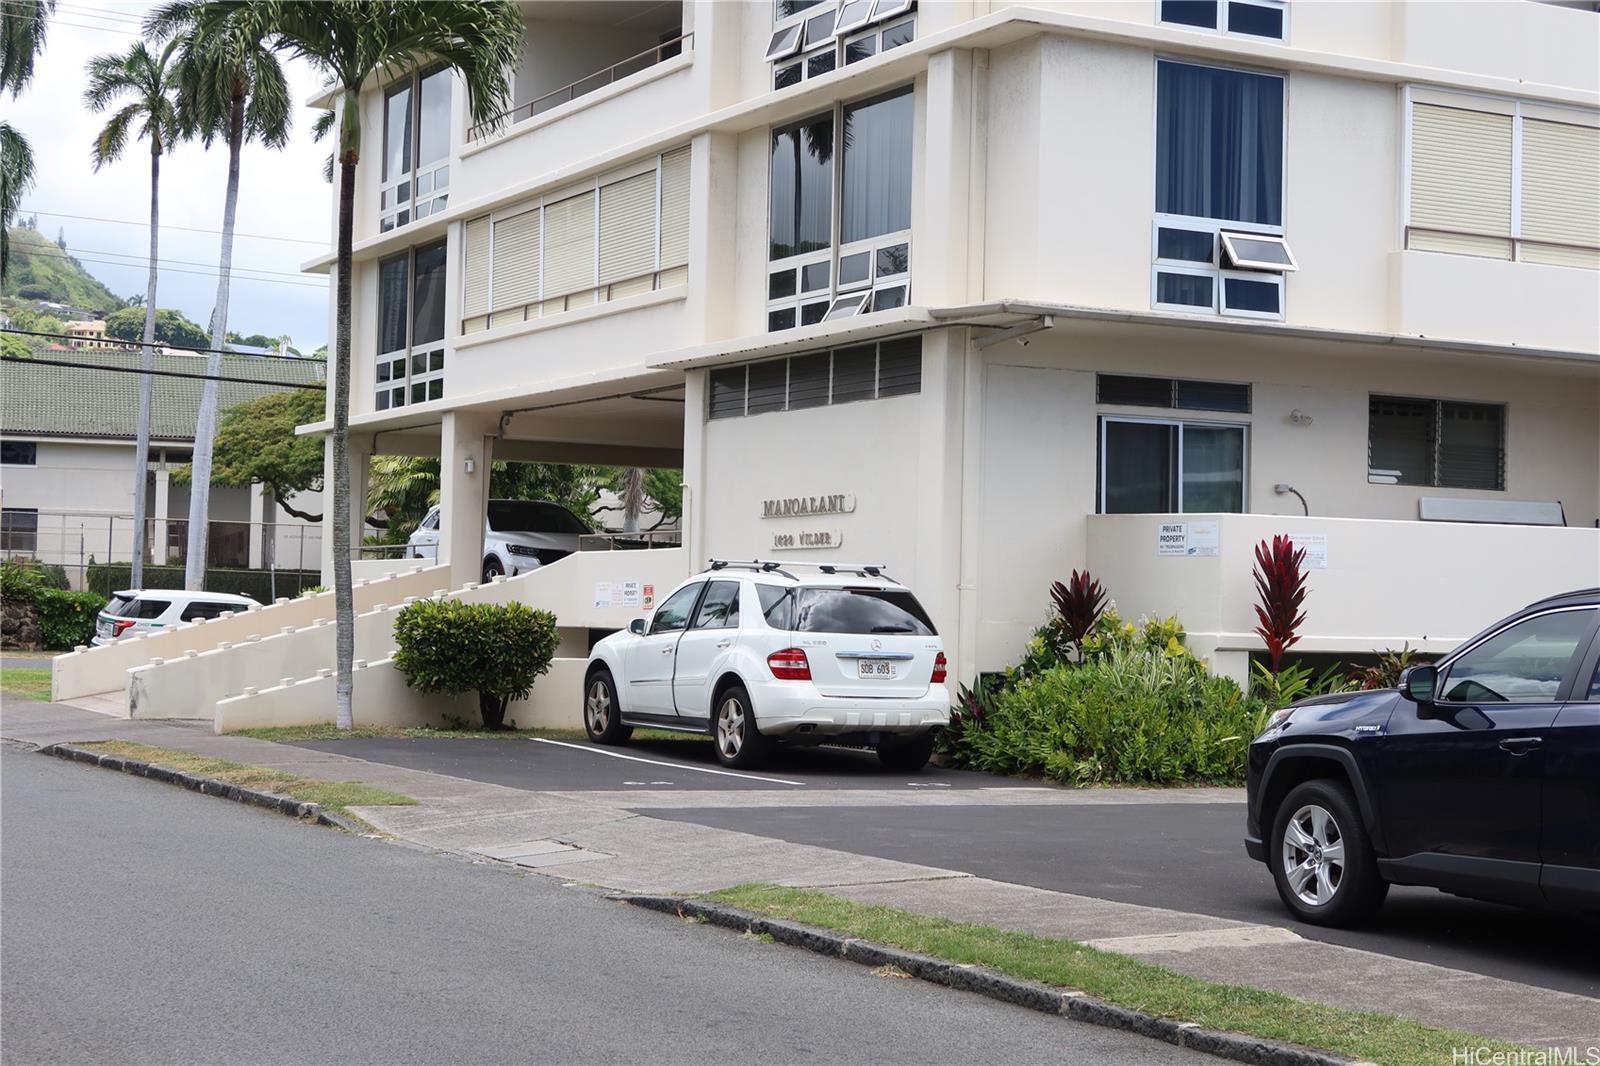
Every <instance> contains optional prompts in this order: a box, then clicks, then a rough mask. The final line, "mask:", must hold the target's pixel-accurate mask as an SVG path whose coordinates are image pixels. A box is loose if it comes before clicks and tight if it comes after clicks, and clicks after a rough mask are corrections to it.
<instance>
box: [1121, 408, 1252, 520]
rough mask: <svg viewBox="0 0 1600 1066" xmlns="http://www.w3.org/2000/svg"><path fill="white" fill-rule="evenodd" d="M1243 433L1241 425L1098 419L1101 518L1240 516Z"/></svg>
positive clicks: (1242, 479)
mask: <svg viewBox="0 0 1600 1066" xmlns="http://www.w3.org/2000/svg"><path fill="white" fill-rule="evenodd" d="M1245 433H1246V428H1245V427H1244V426H1242V425H1224V424H1217V423H1201V422H1166V421H1160V420H1156V419H1128V418H1102V419H1101V420H1100V512H1101V513H1102V514H1183V513H1188V514H1202V513H1213V512H1221V513H1240V512H1242V511H1243V510H1244V506H1245V469H1246V458H1245Z"/></svg>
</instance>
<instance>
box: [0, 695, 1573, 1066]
mask: <svg viewBox="0 0 1600 1066" xmlns="http://www.w3.org/2000/svg"><path fill="white" fill-rule="evenodd" d="M0 736H4V737H5V738H6V739H8V740H14V741H18V742H22V743H26V744H33V745H40V746H42V745H45V744H51V743H65V742H70V741H74V740H78V741H83V740H102V739H125V740H135V741H140V742H143V743H146V744H154V745H159V746H162V747H170V748H178V749H182V750H185V751H191V752H195V753H198V754H203V755H209V756H214V757H220V758H227V759H233V760H236V761H239V762H247V763H254V764H258V765H265V766H272V767H275V768H278V769H283V770H287V771H291V772H294V773H298V774H303V775H306V776H309V777H318V778H324V779H329V780H336V781H360V782H363V783H367V784H372V785H376V786H379V787H383V788H388V789H392V790H394V791H397V792H401V793H404V794H406V795H409V796H412V797H415V798H416V799H417V800H418V801H419V804H418V805H417V806H415V807H371V808H360V809H358V810H357V812H356V813H358V814H359V815H360V816H361V817H362V818H363V819H364V820H366V821H367V822H368V823H370V824H371V825H373V826H375V827H376V828H377V829H379V830H380V831H381V832H382V833H384V834H387V835H390V836H392V837H395V838H397V839H399V840H403V841H407V842H409V843H412V844H416V845H421V846H425V847H429V848H436V849H439V850H441V851H446V852H451V853H455V854H460V855H466V856H469V857H472V858H474V859H477V860H479V861H484V862H491V861H493V862H510V863H513V864H515V865H518V866H520V867H523V868H526V869H529V870H532V871H535V872H538V873H541V874H545V875H547V876H551V877H556V878H560V879H562V880H565V881H570V882H578V883H583V884H589V885H596V886H600V887H603V888H608V889H616V890H622V891H630V892H669V893H686V892H703V891H708V890H711V889H716V888H722V887H726V886H729V885H733V884H738V883H742V882H749V881H771V882H776V883H779V884H785V885H793V886H808V887H818V888H823V889H826V890H828V891H832V892H836V893H837V894H839V895H841V896H845V897H847V898H850V899H855V900H859V901H862V902H870V903H881V904H886V905H891V906H896V907H902V908H905V909H907V910H912V911H917V912H921V913H927V914H937V915H941V916H944V917H948V918H952V919H957V920H961V921H974V922H982V923H985V924H990V925H998V926H1002V927H1006V928H1014V929H1021V930H1026V931H1030V932H1035V933H1040V934H1044V935H1049V936H1060V937H1068V938H1071V939H1074V940H1079V941H1085V942H1088V943H1091V944H1094V945H1095V946H1096V947H1100V948H1103V949H1105V950H1109V951H1117V952H1122V953H1125V954H1128V955H1132V956H1136V957H1138V958H1141V959H1144V960H1146V961H1149V962H1152V963H1157V964H1160V965H1163V966H1166V967H1168V968H1170V969H1173V970H1177V971H1179V972H1182V973H1188V974H1193V975H1195V976H1199V977H1204V978H1207V979H1211V980H1216V981H1223V982H1228V983H1235V984H1245V985H1252V986H1255V987H1261V988H1271V989H1275V990H1278V991H1281V992H1284V993H1287V994H1289V995H1292V996H1296V997H1299V998H1302V999H1307V1000H1312V1001H1317V1002H1322V1003H1328V1004H1333V1005H1337V1006H1341V1007H1349V1008H1353V1009H1360V1010H1379V1011H1384V1012H1388V1013H1394V1014H1400V1015H1403V1016H1406V1017H1409V1018H1414V1019H1416V1020H1418V1021H1421V1022H1425V1023H1428V1024H1432V1025H1439V1026H1445V1027H1448V1028H1453V1029H1460V1030H1463V1031H1466V1032H1471V1033H1480V1034H1482V1035H1485V1036H1491V1037H1497V1038H1500V1039H1504V1040H1510V1041H1515V1042H1518V1043H1522V1044H1527V1045H1532V1046H1544V1047H1548V1046H1575V1047H1579V1048H1588V1047H1600V1001H1597V1000H1595V999H1591V998H1588V997H1586V996H1582V995H1575V994H1571V993H1563V992H1557V991H1552V990H1550V989H1546V988H1538V987H1533V986H1530V985H1524V984H1520V983H1517V982H1514V981H1507V980H1502V979H1498V978H1494V977H1487V976H1483V975H1480V974H1474V973H1468V972H1464V971H1460V970H1452V969H1447V968H1444V967H1440V966H1434V965H1430V964H1428V963H1424V962H1416V961H1411V960H1407V959H1400V958H1395V957H1392V956H1389V955H1382V954H1377V953H1374V952H1369V951H1363V950H1359V949H1356V948H1350V947H1344V946H1339V945H1334V944H1327V943H1323V942H1321V941H1314V940H1307V939H1305V938H1302V937H1300V936H1299V935H1298V934H1296V933H1295V932H1294V931H1293V930H1289V929H1284V928H1280V927H1276V926H1268V925H1259V924H1252V923H1247V922H1240V921H1233V920H1229V919H1224V918H1217V917H1213V916H1209V915H1201V914H1191V913H1186V912H1183V911H1177V910H1167V909H1163V908H1159V907H1147V906H1139V905H1135V904H1129V903H1121V902H1113V901H1109V900H1104V899H1097V898H1092V897H1088V896H1078V895H1071V894H1068V893H1063V892H1051V891H1046V890H1043V889H1037V888H1030V887H1024V886H1019V885H1014V884H1007V883H1003V882H999V881H992V880H987V879H984V878H979V877H973V876H970V875H968V874H965V873H961V872H959V871H955V870H948V869H939V868H937V867H932V866H922V865H916V864H913V863H905V862H897V861H894V860H889V859H882V858H875V857H871V856H865V855H855V854H847V853H844V852H840V851H835V850H832V849H830V848H823V847H814V846H810V845H805V844H795V843H790V842H787V841H783V840H779V839H774V838H771V837H763V836H755V835H752V834H748V833H742V832H737V831H734V830H730V829H723V828H714V827H709V826H703V825H696V824H693V823H690V822H682V821H667V820H664V819H660V818H652V817H650V816H649V813H648V812H649V810H650V809H651V808H652V807H660V808H666V807H673V808H683V807H690V806H701V805H703V806H705V807H708V808H711V807H714V808H718V809H722V810H728V811H737V810H739V809H740V808H742V807H745V806H754V805H770V804H774V803H778V802H783V803H786V804H788V805H796V804H797V802H798V801H799V797H797V796H796V795H794V794H790V793H784V794H781V795H775V794H774V793H772V792H771V791H761V790H748V791H746V790H732V791H727V790H720V791H706V792H674V793H650V792H644V791H640V792H627V793H619V792H571V791H567V792H538V791H529V790H524V789H514V788H507V787H504V786H501V785H493V784H486V783H482V782H477V781H469V780H464V779H461V778H457V777H450V776H446V775H443V774H436V773H430V772H426V771H421V770H411V769H405V768H402V767H396V766H390V765H386V764H382V763H376V762H368V761H366V760H362V759H353V758H350V757H348V756H343V755H339V754H336V753H333V752H328V751H317V750H311V749H307V748H301V747H295V746H290V745H284V744H275V743H272V742H269V741H262V740H254V739H250V738H246V737H229V736H216V735H214V734H212V733H211V732H210V731H209V729H208V728H206V727H205V726H204V725H203V724H202V725H197V726H192V725H189V724H186V723H185V724H178V723H170V722H155V721H138V722H134V721H128V720H117V719H111V718H107V717H105V716H103V715H99V714H94V713H91V712H87V711H82V710H77V709H73V708H66V707H61V706H59V705H51V704H40V703H30V702H27V701H22V700H9V699H8V700H7V701H6V702H5V706H4V708H3V710H0ZM461 743H464V744H472V743H496V741H493V740H463V741H461ZM1204 793H1206V794H1208V795H1202V794H1201V792H1200V790H1184V791H1174V792H1171V793H1162V792H1159V791H1152V790H1147V789H1138V790H1133V789H1129V790H1116V789H1110V790H1095V791H1094V792H1092V793H1091V792H1071V791H1064V790H1045V789H1041V790H1038V791H1034V790H1018V789H1013V790H999V789H997V790H970V791H956V790H946V791H941V792H924V793H912V792H893V793H889V792H884V793H871V792H867V793H864V792H862V791H860V790H855V791H845V790H830V791H820V790H816V791H809V792H807V793H806V794H805V797H804V800H803V802H804V804H805V805H807V806H811V807H815V808H817V809H818V814H819V816H821V817H826V813H825V808H828V807H833V806H838V807H844V806H860V805H862V804H863V803H864V802H865V803H868V804H883V805H888V804H905V805H940V806H948V805H955V804H974V805H984V806H1015V805H1023V804H1026V805H1028V806H1034V805H1054V806H1059V807H1062V808H1071V807H1074V806H1079V805H1082V804H1085V803H1093V804H1097V805H1098V804H1102V803H1118V802H1122V803H1127V802H1137V803H1141V804H1143V803H1161V802H1180V803H1192V802H1206V801H1207V800H1208V799H1209V801H1210V802H1218V801H1237V800H1238V799H1239V798H1240V795H1239V792H1238V790H1231V789H1230V790H1223V789H1213V790H1204Z"/></svg>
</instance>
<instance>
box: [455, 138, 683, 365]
mask: <svg viewBox="0 0 1600 1066" xmlns="http://www.w3.org/2000/svg"><path fill="white" fill-rule="evenodd" d="M463 236H464V242H463V243H464V250H463V255H462V270H461V278H462V281H461V285H462V288H461V332H462V333H474V332H477V331H478V330H483V329H489V328H491V327H497V326H504V325H507V324H508V323H512V322H526V321H531V320H533V319H538V318H541V317H545V316H548V315H555V314H561V313H562V312H565V311H571V310H574V309H576V308H580V307H590V306H593V305H594V304H599V303H606V302H609V301H611V300H619V299H622V298H623V297H625V296H632V295H634V294H636V293H644V292H651V291H653V290H656V289H665V288H670V287H671V286H674V285H682V284H684V283H685V282H686V281H687V280H688V277H689V149H688V148H687V147H684V148H678V149H675V150H673V151H671V152H667V153H664V154H662V155H659V156H651V157H650V158H648V159H646V160H643V161H641V162H639V163H635V164H633V165H631V166H628V167H625V168H622V169H620V170H616V171H612V172H610V173H607V174H601V175H599V176H597V177H595V178H591V179H589V180H588V181H586V182H584V183H583V184H582V185H579V186H571V187H568V188H566V189H563V190H561V191H559V192H555V193H552V194H550V195H549V196H544V197H538V198H535V199H532V200H524V201H522V202H520V203H516V204H512V205H511V206H509V207H505V208H502V209H501V210H499V211H496V212H495V213H494V214H492V215H483V216H480V217H478V218H475V219H471V220H470V221H468V222H467V223H466V225H465V227H464V229H463Z"/></svg>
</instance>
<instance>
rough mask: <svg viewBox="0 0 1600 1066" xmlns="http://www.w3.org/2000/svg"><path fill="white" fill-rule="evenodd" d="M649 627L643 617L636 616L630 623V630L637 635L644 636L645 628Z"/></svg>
mask: <svg viewBox="0 0 1600 1066" xmlns="http://www.w3.org/2000/svg"><path fill="white" fill-rule="evenodd" d="M649 628H650V627H649V626H648V625H646V624H645V620H644V619H643V618H635V619H634V620H633V621H631V622H629V623H628V632H629V633H632V634H633V635H634V636H636V637H642V636H644V634H645V630H647V629H649Z"/></svg>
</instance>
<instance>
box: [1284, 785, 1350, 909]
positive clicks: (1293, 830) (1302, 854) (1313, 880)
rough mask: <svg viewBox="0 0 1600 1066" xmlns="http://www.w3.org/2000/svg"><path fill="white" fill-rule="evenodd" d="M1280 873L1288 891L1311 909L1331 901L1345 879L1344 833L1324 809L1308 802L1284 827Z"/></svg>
mask: <svg viewBox="0 0 1600 1066" xmlns="http://www.w3.org/2000/svg"><path fill="white" fill-rule="evenodd" d="M1282 860H1283V874H1284V877H1285V878H1286V879H1287V880H1288V882H1289V889H1290V890H1291V891H1292V892H1293V893H1294V894H1295V896H1296V897H1298V898H1299V899H1300V901H1301V902H1302V903H1305V904H1307V905H1309V906H1312V907H1323V906H1326V905H1327V904H1329V903H1331V902H1332V901H1333V897H1334V896H1336V895H1337V894H1338V892H1339V885H1340V882H1342V881H1343V880H1344V861H1345V860H1344V833H1342V832H1341V831H1340V829H1339V823H1338V822H1337V821H1336V820H1335V819H1334V817H1333V815H1331V814H1329V813H1328V811H1327V809H1326V808H1324V807H1320V806H1318V805H1317V804H1314V803H1308V804H1306V805H1305V806H1304V807H1301V808H1300V809H1299V810H1297V811H1295V812H1294V815H1293V816H1292V817H1291V818H1290V819H1289V821H1288V822H1287V823H1286V824H1285V825H1284V827H1283V843H1282Z"/></svg>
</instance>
